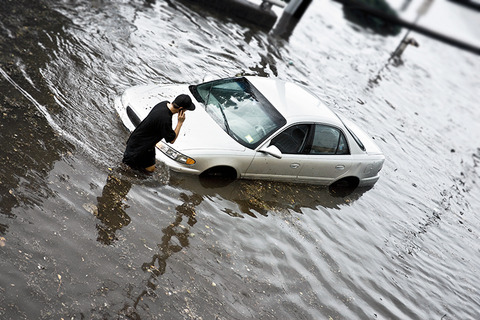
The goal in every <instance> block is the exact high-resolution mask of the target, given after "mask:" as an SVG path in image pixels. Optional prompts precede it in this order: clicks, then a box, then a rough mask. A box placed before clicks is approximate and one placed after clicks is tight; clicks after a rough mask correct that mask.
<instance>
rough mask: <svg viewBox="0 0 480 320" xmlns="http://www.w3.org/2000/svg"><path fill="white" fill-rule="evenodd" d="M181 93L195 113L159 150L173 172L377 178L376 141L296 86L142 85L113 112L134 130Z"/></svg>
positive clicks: (319, 180) (259, 80) (252, 82)
mask: <svg viewBox="0 0 480 320" xmlns="http://www.w3.org/2000/svg"><path fill="white" fill-rule="evenodd" d="M181 93H185V94H189V95H190V97H191V98H192V101H193V102H194V104H195V105H196V106H197V108H196V110H195V111H188V112H187V113H186V121H185V122H184V125H183V127H182V130H181V132H180V136H179V137H178V139H177V140H176V142H175V144H174V145H170V144H168V143H166V142H164V141H162V142H160V143H159V144H157V148H158V149H159V150H158V151H157V153H156V157H157V159H159V160H160V161H162V162H164V163H166V164H167V165H168V166H169V167H170V168H171V169H172V170H173V171H176V172H183V173H189V174H195V175H201V176H223V177H226V178H241V179H264V180H278V181H285V182H300V183H310V184H320V185H332V184H340V185H348V186H352V187H356V186H372V185H374V184H375V182H377V180H378V179H379V171H380V170H381V168H382V166H383V162H384V161H385V157H384V155H383V154H382V152H381V151H380V149H379V148H378V146H377V145H376V144H375V142H374V141H373V140H372V139H371V138H370V137H369V136H368V135H367V134H366V133H365V132H364V131H362V130H361V129H360V128H358V127H357V126H356V125H355V124H353V123H352V122H351V121H349V120H347V119H345V118H343V117H341V116H339V115H337V114H335V113H334V112H333V111H332V110H330V109H329V108H328V107H327V106H325V105H324V104H323V103H322V102H321V101H320V100H319V99H318V98H317V97H316V96H315V95H314V94H312V93H311V92H310V91H308V90H307V89H306V88H304V87H302V86H300V85H298V84H295V83H292V82H287V81H282V80H278V79H272V78H263V77H236V78H227V79H219V80H214V81H208V82H205V83H201V84H198V85H190V86H188V85H170V86H159V85H143V86H136V87H132V88H129V89H127V90H126V91H125V92H124V93H123V95H121V96H120V97H118V98H117V99H116V100H115V107H116V109H117V111H118V113H119V115H120V117H121V119H122V121H123V123H124V124H125V126H126V127H127V128H128V129H129V130H133V129H134V128H135V126H136V125H138V123H139V122H140V121H141V119H143V118H145V117H146V116H147V114H148V113H149V112H150V110H151V109H152V108H153V107H154V106H155V105H156V104H157V103H158V102H160V101H163V100H168V101H173V99H174V98H175V97H176V96H177V95H179V94H181ZM175 119H176V118H175V117H174V118H173V120H174V121H175ZM174 127H175V123H174Z"/></svg>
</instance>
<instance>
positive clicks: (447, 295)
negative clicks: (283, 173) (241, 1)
mask: <svg viewBox="0 0 480 320" xmlns="http://www.w3.org/2000/svg"><path fill="white" fill-rule="evenodd" d="M414 3H416V2H414ZM0 4H1V10H0V17H1V20H0V45H1V47H0V48H1V49H0V54H1V59H0V61H1V62H0V88H1V95H0V97H1V104H0V108H1V110H0V117H1V122H0V135H1V139H0V146H1V151H0V163H1V166H0V201H1V205H0V210H1V211H0V255H1V259H0V270H1V272H0V318H1V319H62V318H63V319H189V318H193V319H444V320H446V319H479V318H480V292H479V290H480V280H479V277H478V273H479V271H480V270H479V265H480V241H479V234H480V232H479V227H480V221H479V218H478V212H479V209H480V187H479V182H480V168H479V165H480V151H479V150H480V149H479V148H480V144H479V139H478V138H479V137H480V126H479V125H478V124H479V123H480V112H479V111H478V89H479V88H480V61H479V58H478V56H475V55H472V54H470V53H466V52H463V51H460V50H458V49H455V48H453V47H450V46H447V45H444V44H442V43H439V42H437V41H435V40H432V39H429V38H426V37H423V36H421V35H418V34H412V35H413V36H414V37H415V38H416V40H417V41H418V42H419V43H420V47H418V48H414V47H411V48H408V49H407V50H406V51H405V53H404V55H403V63H399V64H393V63H387V61H388V58H389V55H390V53H391V52H392V51H393V50H394V48H395V47H396V46H397V44H398V42H399V41H400V39H401V38H402V37H403V35H404V33H405V31H402V33H401V35H399V36H396V37H387V38H385V37H382V36H380V35H375V34H373V33H371V32H368V31H366V30H363V29H360V28H358V27H355V26H353V25H351V24H350V23H349V22H347V21H346V20H345V19H344V18H343V13H342V9H341V5H339V4H336V3H334V2H331V3H330V2H324V1H313V3H312V5H311V6H310V7H309V9H308V11H307V12H306V14H305V16H304V17H303V18H302V20H301V21H300V23H299V24H298V25H297V26H296V27H295V29H294V30H293V32H292V33H291V34H290V35H289V36H288V37H287V36H284V37H278V36H275V35H274V34H273V33H272V32H267V31H265V30H261V29H258V28H256V27H255V26H252V25H246V24H243V23H241V22H239V21H235V20H232V19H230V18H228V17H224V16H222V15H219V14H218V13H215V12H213V11H210V10H207V9H204V8H200V7H198V6H192V5H190V4H188V2H184V1H144V2H143V1H139V0H138V1H81V0H78V1H67V0H65V1H47V0H46V1H40V0H22V1H9V0H1V1H0ZM393 4H394V5H397V6H400V4H396V2H393ZM470 17H471V13H468V14H465V16H462V13H461V12H457V11H455V12H452V15H451V18H452V19H457V21H462V24H461V26H462V27H464V28H466V29H465V30H463V31H462V30H460V31H459V32H460V33H462V34H467V33H472V34H474V31H473V30H477V31H478V29H479V25H478V20H477V21H472V20H470ZM467 29H468V30H467ZM477 34H478V33H477ZM236 74H249V75H261V76H270V77H273V76H277V77H280V78H282V79H287V80H292V81H296V82H300V83H302V84H305V85H306V86H308V87H309V88H310V89H311V90H313V91H314V92H316V93H317V94H318V95H319V96H320V97H321V99H322V100H323V101H324V102H325V103H326V104H327V105H329V106H330V107H331V108H332V109H334V110H335V111H337V112H340V113H344V114H346V115H347V116H348V117H350V118H352V119H354V120H355V121H356V122H357V123H358V124H359V125H360V126H361V127H362V128H365V129H366V130H367V131H368V133H369V134H370V135H372V136H373V137H374V138H375V140H376V141H377V143H378V144H379V145H380V147H381V148H382V149H383V151H384V152H385V155H386V158H387V160H386V163H385V166H384V169H383V170H382V172H381V173H382V177H381V179H380V181H379V182H378V183H377V184H376V186H375V187H374V188H372V189H370V190H358V191H356V192H354V193H352V194H350V195H348V196H345V197H334V196H332V195H331V194H330V193H329V192H328V190H326V189H324V188H321V187H312V186H298V185H287V184H281V183H269V182H257V181H236V182H233V183H232V184H230V185H228V186H226V187H222V186H220V185H215V184H212V183H209V184H208V183H205V182H204V181H200V180H199V179H198V178H196V177H189V176H183V175H177V174H173V173H170V172H169V171H168V170H167V169H166V168H164V167H163V168H161V169H160V170H159V171H158V172H157V173H156V174H155V175H154V176H153V177H141V176H136V175H135V174H132V173H131V172H128V171H124V170H123V169H122V167H121V166H120V165H119V162H120V159H121V155H122V153H123V147H124V143H125V141H126V139H127V137H128V132H127V131H126V129H125V128H124V127H123V124H122V123H121V122H120V120H119V118H118V116H117V115H116V113H115V110H114V107H113V99H114V98H115V96H117V95H118V94H120V93H121V92H122V91H123V90H124V89H126V88H127V87H129V86H132V85H136V84H144V83H152V82H153V83H168V84H170V83H190V82H200V81H202V79H204V77H210V78H211V77H225V76H233V75H236ZM299 103H301V101H299ZM187 121H188V117H187ZM206 138H207V137H206Z"/></svg>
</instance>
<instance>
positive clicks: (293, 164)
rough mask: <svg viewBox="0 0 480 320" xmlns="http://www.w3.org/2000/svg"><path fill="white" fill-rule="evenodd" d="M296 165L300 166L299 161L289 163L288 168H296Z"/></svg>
mask: <svg viewBox="0 0 480 320" xmlns="http://www.w3.org/2000/svg"><path fill="white" fill-rule="evenodd" d="M298 167H300V163H291V164H290V168H292V169H297V168H298Z"/></svg>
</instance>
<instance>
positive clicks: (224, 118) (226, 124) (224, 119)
mask: <svg viewBox="0 0 480 320" xmlns="http://www.w3.org/2000/svg"><path fill="white" fill-rule="evenodd" d="M212 89H213V84H212V85H211V86H210V89H209V90H208V95H207V101H206V102H205V110H207V106H208V102H209V101H210V93H211V92H212ZM218 108H219V109H220V112H221V113H222V117H223V121H225V130H226V131H227V133H228V134H230V126H229V125H228V121H227V117H226V116H225V112H223V109H222V106H221V105H219V106H218Z"/></svg>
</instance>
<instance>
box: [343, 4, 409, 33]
mask: <svg viewBox="0 0 480 320" xmlns="http://www.w3.org/2000/svg"><path fill="white" fill-rule="evenodd" d="M362 7H367V8H372V9H376V10H378V11H380V12H382V13H385V14H386V15H388V16H393V17H395V18H397V17H398V15H397V12H396V11H395V10H393V9H392V8H391V7H390V5H389V4H388V3H387V2H386V1H385V0H352V1H348V2H344V6H343V14H344V15H345V18H346V19H347V20H349V21H351V22H353V23H355V24H356V25H359V26H361V27H364V28H367V29H371V30H373V31H374V32H376V33H378V34H381V35H383V36H396V35H398V34H399V33H400V31H401V27H400V26H398V25H396V24H393V23H390V22H388V21H386V20H385V19H382V18H379V17H376V16H373V15H371V14H369V13H367V12H365V11H364V10H362Z"/></svg>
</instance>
